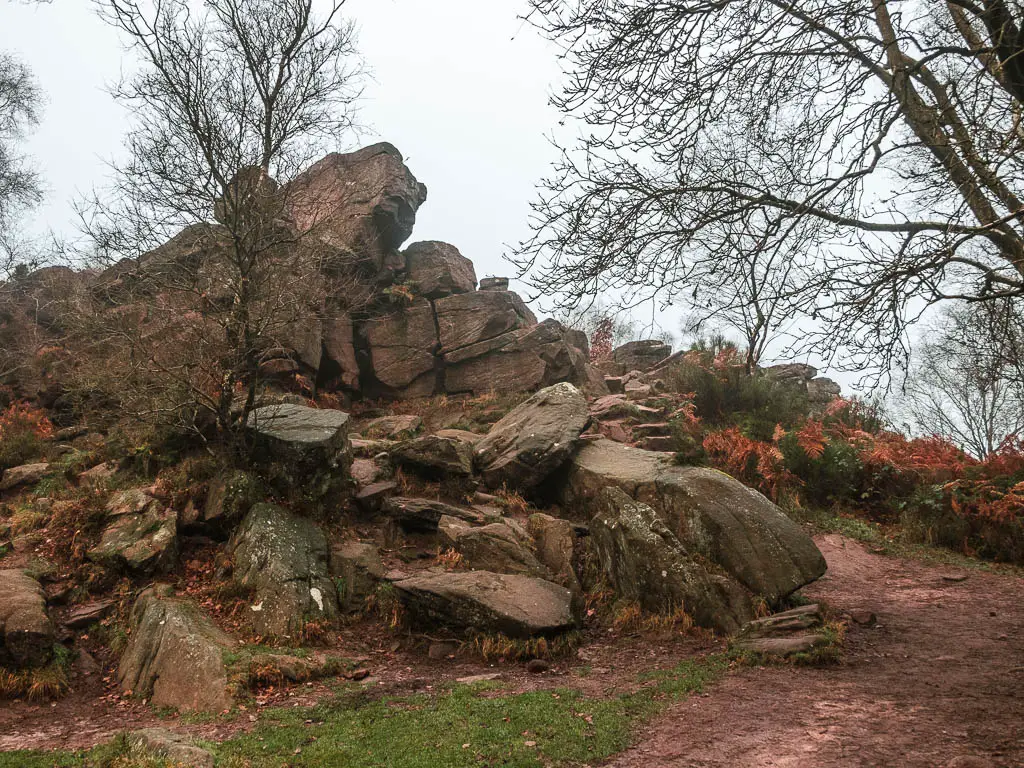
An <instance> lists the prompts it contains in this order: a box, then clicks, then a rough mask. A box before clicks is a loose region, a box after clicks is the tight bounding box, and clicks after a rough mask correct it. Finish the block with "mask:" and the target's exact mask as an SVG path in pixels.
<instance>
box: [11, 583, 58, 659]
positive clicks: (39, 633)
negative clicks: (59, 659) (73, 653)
mask: <svg viewBox="0 0 1024 768" xmlns="http://www.w3.org/2000/svg"><path fill="white" fill-rule="evenodd" d="M53 643H54V633H53V624H52V623H50V617H49V616H48V615H47V613H46V595H45V593H44V592H43V588H42V586H41V585H40V584H39V582H38V581H36V580H35V579H33V578H32V577H31V576H29V575H28V574H27V573H26V572H25V571H23V570H18V569H8V570H3V571H0V666H6V667H12V668H18V667H38V666H42V665H44V664H46V663H47V662H48V661H49V660H50V658H51V656H52V655H53Z"/></svg>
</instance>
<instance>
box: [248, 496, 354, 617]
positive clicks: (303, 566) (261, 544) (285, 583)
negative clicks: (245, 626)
mask: <svg viewBox="0 0 1024 768" xmlns="http://www.w3.org/2000/svg"><path fill="white" fill-rule="evenodd" d="M230 550H231V554H232V559H233V561H234V571H233V576H234V580H235V582H236V583H238V584H239V585H241V586H244V587H249V588H251V589H253V590H254V591H255V598H254V600H253V604H252V606H251V610H252V620H253V626H254V628H255V630H256V632H257V633H258V634H260V635H263V636H266V637H291V636H294V635H296V634H297V633H299V632H300V631H301V630H302V627H303V626H304V625H305V624H306V623H307V622H310V621H321V620H325V619H326V620H332V619H334V618H335V617H336V616H337V615H338V598H337V589H336V587H335V585H334V583H333V582H332V580H331V577H330V575H329V573H328V564H329V556H330V553H329V550H328V547H327V539H326V538H324V534H323V532H322V531H321V530H320V528H318V527H317V526H316V524H315V523H313V522H312V521H311V520H309V519H307V518H304V517H299V516H297V515H293V514H292V513H290V512H288V511H286V510H284V509H282V508H281V507H278V506H275V505H273V504H257V505H256V506H254V507H253V508H252V511H250V512H249V514H248V515H246V517H245V519H244V520H243V521H242V523H241V525H240V526H239V527H238V530H237V531H235V534H234V536H233V537H232V539H231V543H230Z"/></svg>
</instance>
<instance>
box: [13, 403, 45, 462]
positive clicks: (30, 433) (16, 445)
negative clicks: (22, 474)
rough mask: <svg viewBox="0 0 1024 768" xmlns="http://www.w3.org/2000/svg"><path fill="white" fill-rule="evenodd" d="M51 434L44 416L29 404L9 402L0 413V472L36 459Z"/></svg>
mask: <svg viewBox="0 0 1024 768" xmlns="http://www.w3.org/2000/svg"><path fill="white" fill-rule="evenodd" d="M52 435H53V425H52V424H51V423H50V420H49V419H48V418H46V414H45V413H44V412H43V411H42V410H40V409H39V408H36V407H34V406H32V405H29V404H28V403H12V404H10V405H9V406H7V408H5V409H4V410H3V411H2V412H0V470H4V469H8V468H10V467H16V466H18V465H19V464H24V463H26V462H27V461H29V460H31V459H35V458H39V457H40V456H41V455H42V453H43V447H44V443H45V441H46V440H47V439H49V438H50V437H51V436H52Z"/></svg>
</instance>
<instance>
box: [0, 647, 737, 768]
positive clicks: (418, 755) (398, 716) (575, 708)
mask: <svg viewBox="0 0 1024 768" xmlns="http://www.w3.org/2000/svg"><path fill="white" fill-rule="evenodd" d="M728 664H729V662H728V659H726V657H725V656H723V655H721V654H716V655H714V656H709V657H706V658H702V659H693V660H687V661H684V662H682V663H680V664H678V665H677V666H675V667H673V668H671V669H667V670H660V671H658V672H652V673H649V674H647V675H645V676H644V677H643V679H642V681H641V682H642V683H643V686H642V687H641V688H640V689H639V690H637V691H635V692H632V693H629V694H626V695H622V696H617V697H611V698H600V699H598V698H587V697H584V696H583V695H582V694H581V693H579V692H577V691H573V690H568V689H557V690H546V691H532V692H528V693H521V694H510V695H504V696H503V695H500V688H496V687H495V686H494V685H493V684H491V685H488V684H482V685H473V686H463V685H460V686H455V687H454V688H452V689H450V690H448V691H445V692H442V693H439V694H437V695H434V696H427V695H417V696H407V697H400V698H391V699H381V700H377V701H373V700H371V698H370V697H367V696H362V697H360V696H350V695H339V697H338V699H337V700H335V701H333V702H330V703H325V704H322V705H320V706H317V707H311V708H305V707H302V708H299V707H294V708H291V707H289V708H280V709H274V710H268V711H265V712H264V713H263V715H262V718H261V721H260V723H259V725H257V726H256V728H255V729H254V730H253V731H251V732H249V733H244V734H239V735H238V736H236V737H234V738H232V739H230V740H228V741H226V742H223V743H221V744H216V745H206V746H207V747H208V748H209V749H211V750H212V751H213V752H214V753H215V755H216V757H217V765H218V766H221V767H224V768H279V766H281V765H288V766H293V767H294V768H300V767H309V768H328V767H329V766H338V765H344V766H346V768H382V767H383V766H402V767H403V768H462V767H463V766H480V765H490V766H498V765H500V766H504V768H541V766H544V767H545V768H557V767H558V766H565V767H566V768H568V767H569V766H578V765H581V764H594V763H597V762H600V761H602V760H605V759H607V758H608V757H610V756H612V755H614V754H616V753H618V752H621V751H622V750H624V749H626V748H627V747H628V746H630V744H631V743H632V741H633V734H634V733H635V730H636V727H637V726H639V725H641V724H642V723H643V722H644V721H646V720H647V719H649V718H650V717H652V716H654V715H655V714H657V713H658V712H659V711H661V709H662V708H663V707H664V706H667V705H668V704H669V703H671V702H673V701H677V700H679V699H681V698H683V697H685V696H688V695H690V694H692V693H698V692H700V691H702V690H703V689H704V688H705V687H706V686H707V685H708V684H710V683H712V682H714V681H715V680H716V679H718V677H720V676H721V675H722V674H723V673H724V672H725V670H726V669H727V667H728ZM104 750H105V751H104ZM111 754H112V751H111V746H109V745H108V746H107V747H103V748H98V749H95V750H91V751H88V752H79V753H39V752H10V753H5V754H0V768H14V766H18V767H19V768H44V767H45V768H49V767H50V766H58V768H65V767H74V768H79V767H81V768H155V766H156V765H159V764H158V763H157V764H153V763H134V762H105V763H104V762H101V761H102V760H108V761H109V760H111V759H115V760H116V759H127V760H130V759H133V758H129V757H127V756H125V757H123V758H122V757H120V756H117V755H115V756H114V757H113V758H111V757H110V755H111ZM122 754H124V753H122Z"/></svg>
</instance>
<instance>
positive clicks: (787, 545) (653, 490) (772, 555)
mask: <svg viewBox="0 0 1024 768" xmlns="http://www.w3.org/2000/svg"><path fill="white" fill-rule="evenodd" d="M568 466H569V470H568V476H567V479H566V482H565V485H564V492H563V495H564V501H565V503H566V505H567V507H568V508H569V509H570V510H576V511H577V513H582V514H586V512H587V510H589V509H592V506H591V505H592V504H594V503H595V502H596V501H597V500H598V498H599V497H600V493H601V491H602V490H603V489H605V488H607V487H608V486H614V487H617V488H621V489H622V490H623V491H625V492H626V493H627V494H628V495H629V496H630V497H631V498H633V499H634V500H635V501H638V502H642V503H644V504H648V505H649V506H650V507H652V508H653V509H654V511H655V512H656V513H657V515H658V516H659V517H660V518H661V519H662V520H663V521H664V522H665V523H666V524H667V525H668V527H669V529H670V530H671V531H672V532H673V533H674V534H675V535H676V536H677V537H678V539H679V541H680V542H681V543H682V544H683V545H684V546H685V547H686V548H687V550H688V551H689V552H691V553H693V554H695V555H699V556H700V557H704V558H707V559H708V560H709V561H710V562H711V563H713V564H715V565H716V566H717V567H719V568H721V569H722V571H723V572H724V573H726V574H728V575H729V576H731V577H732V578H733V579H735V580H736V581H738V582H739V583H740V584H742V585H743V586H744V587H745V588H746V589H748V590H749V591H750V592H752V593H753V594H755V595H758V596H760V597H763V598H764V599H766V600H768V601H769V602H776V601H778V600H780V599H781V598H783V597H785V596H786V595H789V594H791V593H792V592H793V591H795V590H797V589H799V588H800V587H802V586H804V585H805V584H809V583H810V582H812V581H814V580H815V579H817V578H818V577H820V576H821V575H822V574H823V573H824V572H825V559H824V557H822V554H821V552H820V551H818V548H817V547H816V546H815V545H814V542H813V541H812V540H811V538H810V536H808V535H807V534H806V533H805V532H804V531H803V529H802V528H801V527H800V526H799V525H797V524H796V523H795V522H793V521H792V520H790V519H789V518H788V517H786V515H785V514H784V513H783V512H782V510H780V509H779V508H778V507H776V506H775V505H774V504H772V503H771V502H770V501H769V500H768V499H766V498H765V497H764V496H763V495H761V494H760V493H758V492H757V491H753V490H751V489H749V488H747V487H746V486H744V485H743V484H742V483H740V482H739V481H737V480H734V479H733V478H731V477H729V476H728V475H726V474H724V473H723V472H719V471H717V470H713V469H705V468H701V467H685V466H679V465H677V464H675V463H674V462H673V461H672V457H671V456H667V455H665V454H663V453H656V452H652V451H644V450H640V449H637V448H630V447H629V446H625V445H621V444H619V443H615V442H612V441H611V440H604V439H602V440H594V441H592V442H588V443H586V444H585V445H584V446H583V448H581V449H580V451H579V452H578V453H577V454H576V455H575V456H574V457H573V459H572V460H571V462H570V463H569V465H568Z"/></svg>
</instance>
